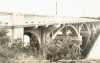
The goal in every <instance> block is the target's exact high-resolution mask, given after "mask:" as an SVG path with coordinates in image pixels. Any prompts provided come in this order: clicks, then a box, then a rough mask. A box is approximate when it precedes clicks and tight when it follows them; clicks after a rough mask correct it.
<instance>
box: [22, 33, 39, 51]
mask: <svg viewBox="0 0 100 63" xmlns="http://www.w3.org/2000/svg"><path fill="white" fill-rule="evenodd" d="M24 35H27V36H29V38H30V43H29V46H31V47H32V48H33V49H34V48H36V49H37V50H39V48H40V43H39V40H38V38H37V36H36V35H35V34H34V33H32V32H24Z"/></svg>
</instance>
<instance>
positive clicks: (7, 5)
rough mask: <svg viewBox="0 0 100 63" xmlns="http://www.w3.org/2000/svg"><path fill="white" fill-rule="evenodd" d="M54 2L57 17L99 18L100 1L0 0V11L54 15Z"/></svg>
mask: <svg viewBox="0 0 100 63" xmlns="http://www.w3.org/2000/svg"><path fill="white" fill-rule="evenodd" d="M56 1H57V2H58V6H57V11H58V14H57V15H59V16H75V17H76V16H93V17H98V16H100V7H99V6H100V4H99V2H100V0H0V11H7V12H16V11H18V12H23V13H32V14H37V15H56ZM59 1H60V3H59Z"/></svg>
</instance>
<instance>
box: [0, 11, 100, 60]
mask: <svg viewBox="0 0 100 63" xmlns="http://www.w3.org/2000/svg"><path fill="white" fill-rule="evenodd" d="M99 25H100V20H97V19H90V18H80V17H59V16H41V15H32V14H23V13H10V12H0V29H8V30H9V34H8V35H9V36H10V37H11V40H12V42H13V40H14V39H17V38H21V39H22V40H23V42H24V35H27V36H29V37H30V46H33V45H34V44H36V45H37V46H36V48H37V50H39V49H41V51H40V52H42V54H43V56H44V58H45V57H46V51H47V48H46V47H47V46H48V44H49V43H50V42H52V41H53V40H55V39H61V38H65V39H66V38H70V40H71V41H76V43H75V45H76V46H77V47H79V48H80V49H81V55H82V59H85V58H86V57H87V55H88V53H89V52H90V50H91V48H92V46H93V44H94V42H95V40H96V38H97V37H98V35H99V33H100V26H99ZM35 42H36V43H35Z"/></svg>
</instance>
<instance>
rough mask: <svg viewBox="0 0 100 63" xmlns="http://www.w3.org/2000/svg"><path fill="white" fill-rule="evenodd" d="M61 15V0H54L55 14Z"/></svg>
mask: <svg viewBox="0 0 100 63" xmlns="http://www.w3.org/2000/svg"><path fill="white" fill-rule="evenodd" d="M62 15H63V0H56V16H62Z"/></svg>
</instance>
